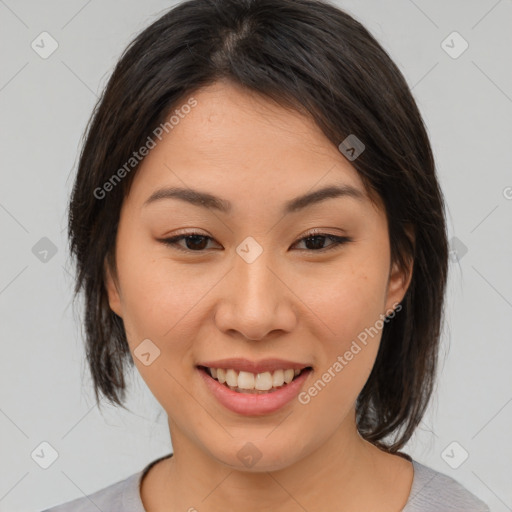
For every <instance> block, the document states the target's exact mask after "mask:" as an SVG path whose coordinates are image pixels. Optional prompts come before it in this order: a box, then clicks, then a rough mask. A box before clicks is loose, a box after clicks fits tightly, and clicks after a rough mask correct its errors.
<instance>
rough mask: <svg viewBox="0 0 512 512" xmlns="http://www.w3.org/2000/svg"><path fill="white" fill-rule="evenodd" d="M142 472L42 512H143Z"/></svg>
mask: <svg viewBox="0 0 512 512" xmlns="http://www.w3.org/2000/svg"><path fill="white" fill-rule="evenodd" d="M141 475H142V471H141V472H139V473H134V474H133V475H131V476H129V477H128V478H125V479H124V480H120V481H118V482H116V483H114V484H112V485H109V486H108V487H105V488H103V489H100V490H99V491H96V492H94V493H93V494H89V495H87V496H84V497H82V498H77V499H74V500H72V501H68V502H66V503H62V504H60V505H57V506H55V507H52V508H49V509H45V510H43V511H42V512H98V510H101V511H102V512H125V511H126V510H130V512H145V511H144V508H143V506H142V502H141V500H140V494H139V482H140V478H141Z"/></svg>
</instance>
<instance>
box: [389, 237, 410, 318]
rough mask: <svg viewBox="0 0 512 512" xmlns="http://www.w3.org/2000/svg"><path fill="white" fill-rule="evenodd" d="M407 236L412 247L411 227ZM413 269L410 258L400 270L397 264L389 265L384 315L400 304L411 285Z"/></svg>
mask: <svg viewBox="0 0 512 512" xmlns="http://www.w3.org/2000/svg"><path fill="white" fill-rule="evenodd" d="M406 232H407V235H408V237H409V239H410V240H411V243H412V245H413V246H414V239H415V237H414V233H413V230H412V228H411V227H408V228H407V229H406ZM413 268H414V260H413V257H412V256H411V257H410V258H409V260H408V261H407V263H406V268H405V269H402V268H400V267H399V265H398V263H397V262H393V264H392V265H391V269H390V273H389V279H388V286H387V295H386V310H385V313H388V312H390V311H391V310H392V309H395V307H396V304H398V303H400V302H402V299H403V298H404V296H405V294H406V292H407V289H408V288H409V285H410V284H411V280H412V274H413Z"/></svg>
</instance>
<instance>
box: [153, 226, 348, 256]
mask: <svg viewBox="0 0 512 512" xmlns="http://www.w3.org/2000/svg"><path fill="white" fill-rule="evenodd" d="M194 236H198V237H202V238H208V239H210V240H213V238H212V237H210V236H208V235H203V234H202V233H195V232H192V233H182V234H180V235H176V236H173V237H171V238H163V239H160V240H159V242H161V243H163V244H164V245H167V246H170V247H173V248H175V249H178V250H179V251H183V252H188V253H191V252H197V253H201V252H205V250H197V251H195V250H193V249H186V248H184V247H181V246H179V245H178V242H179V241H181V240H184V239H185V238H189V237H194ZM316 237H322V238H328V239H329V240H330V241H331V242H332V243H331V245H328V246H327V247H325V248H323V249H301V250H303V251H307V252H321V253H325V252H327V251H331V250H333V249H335V248H337V247H339V246H340V245H344V244H346V243H348V242H352V240H353V239H352V238H351V237H348V236H336V235H331V234H329V233H321V232H317V231H314V232H311V233H308V234H307V235H306V236H305V237H302V238H300V239H299V240H297V241H296V242H295V243H294V244H293V245H295V244H297V243H299V242H302V241H303V240H307V239H308V238H316Z"/></svg>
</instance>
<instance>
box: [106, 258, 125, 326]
mask: <svg viewBox="0 0 512 512" xmlns="http://www.w3.org/2000/svg"><path fill="white" fill-rule="evenodd" d="M104 268H105V289H106V290H107V295H108V303H109V306H110V309H111V310H112V311H113V312H114V313H115V314H116V315H117V316H120V317H121V318H122V314H121V313H122V311H121V299H120V296H119V289H118V286H117V282H116V279H115V278H114V277H113V275H112V272H111V270H110V265H109V263H108V262H107V261H105V267H104Z"/></svg>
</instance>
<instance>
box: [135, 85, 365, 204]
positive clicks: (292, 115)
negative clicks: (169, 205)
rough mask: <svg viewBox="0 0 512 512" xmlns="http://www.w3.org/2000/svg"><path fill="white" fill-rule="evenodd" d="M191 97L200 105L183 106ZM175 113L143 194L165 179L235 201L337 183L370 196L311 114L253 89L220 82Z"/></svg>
mask: <svg viewBox="0 0 512 512" xmlns="http://www.w3.org/2000/svg"><path fill="white" fill-rule="evenodd" d="M191 98H192V99H193V100H194V101H195V106H194V107H193V108H186V109H185V108H182V107H183V106H184V105H187V103H189V104H190V100H191ZM185 112H186V113H185ZM172 114H175V116H174V117H173V126H172V129H170V130H169V131H168V133H166V134H164V135H163V137H162V140H161V141H158V139H157V140H156V146H155V147H154V148H153V149H152V150H151V151H150V153H149V154H148V155H147V156H146V158H145V159H144V161H143V162H142V164H141V166H140V168H139V170H138V172H137V175H136V176H135V179H134V182H133V184H132V188H133V189H135V190H134V193H135V194H136V195H140V197H139V199H140V200H145V199H146V198H147V195H148V194H149V193H151V191H152V190H154V189H155V188H156V187H158V186H162V185H179V186H182V187H183V186H185V187H187V186H188V187H191V188H201V189H203V190H204V189H206V190H208V191H211V192H212V193H214V194H216V195H220V196H223V197H229V198H232V199H233V200H234V201H236V197H237V196H240V195H242V192H245V193H247V192H250V193H251V195H252V197H255V196H257V195H262V194H265V195H266V196H267V199H268V201H271V200H272V198H273V197H276V198H277V197H279V198H280V201H281V202H282V200H283V197H286V196H289V197H294V196H297V195H299V194H303V193H304V192H305V191H308V190H313V189H315V188H320V187H323V186H326V185H329V184H345V185H351V186H353V187H356V188H358V189H360V190H361V191H363V192H364V193H365V195H366V190H365V187H364V185H363V182H362V180H361V178H360V176H359V174H358V173H357V171H356V170H355V168H354V167H353V166H352V165H351V164H350V163H349V162H348V160H347V159H346V158H345V157H344V156H343V155H342V154H341V153H340V152H339V150H338V148H337V147H336V146H335V145H334V144H333V143H332V142H331V141H330V140H329V139H327V137H326V136H325V135H324V134H323V132H322V131H321V130H320V128H319V127H318V126H317V125H316V123H315V122H314V121H313V120H312V119H311V118H310V117H307V116H305V115H303V114H301V113H299V112H297V111H296V110H292V109H290V108H286V107H284V106H281V105H278V104H276V103H274V102H273V101H271V100H270V99H267V98H265V97H263V96H261V95H258V94H255V93H254V92H252V91H249V90H247V89H244V88H242V87H240V86H236V85H233V84H231V83H229V82H216V83H214V84H212V85H210V86H208V87H205V88H203V89H200V90H198V91H195V92H194V93H193V94H190V95H185V96H184V97H183V98H182V100H181V101H180V102H178V103H177V104H176V105H175V106H174V107H173V111H172V112H171V113H170V115H172ZM168 119H169V117H168ZM144 195H145V196H146V197H143V196H144ZM245 199H247V196H245Z"/></svg>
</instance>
